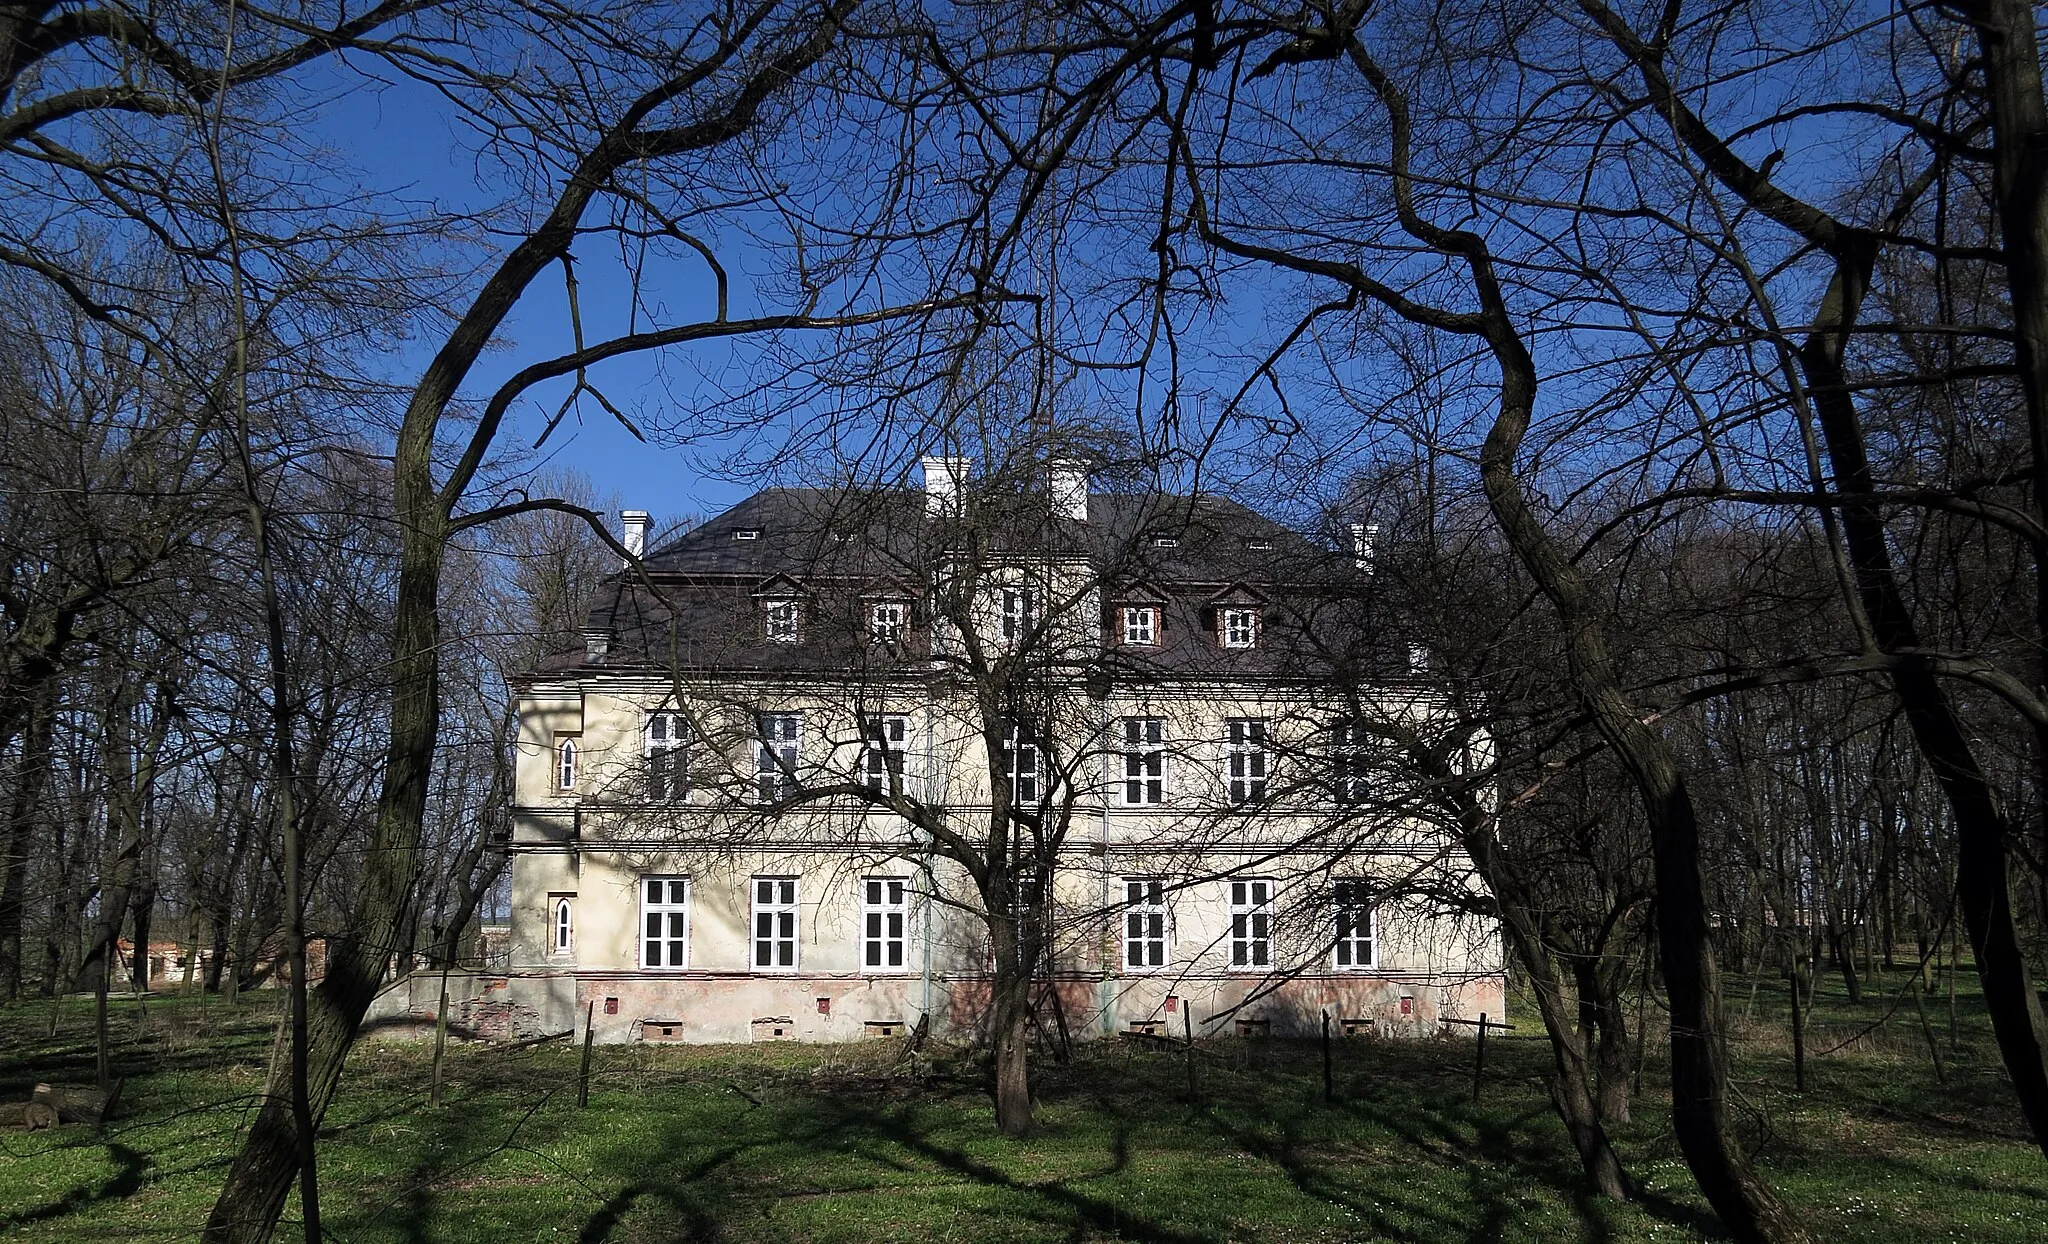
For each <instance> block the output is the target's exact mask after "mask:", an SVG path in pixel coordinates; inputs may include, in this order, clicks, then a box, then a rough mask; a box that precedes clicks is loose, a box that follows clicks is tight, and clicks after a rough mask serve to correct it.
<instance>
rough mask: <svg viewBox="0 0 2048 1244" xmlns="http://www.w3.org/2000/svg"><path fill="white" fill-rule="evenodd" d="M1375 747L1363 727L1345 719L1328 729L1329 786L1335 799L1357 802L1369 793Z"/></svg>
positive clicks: (1344, 801)
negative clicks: (1344, 721)
mask: <svg viewBox="0 0 2048 1244" xmlns="http://www.w3.org/2000/svg"><path fill="white" fill-rule="evenodd" d="M1374 760H1375V747H1374V740H1373V737H1372V736H1371V735H1370V734H1368V733H1367V732H1366V729H1365V727H1364V726H1361V725H1358V724H1357V723H1355V722H1347V723H1344V724H1340V725H1337V726H1335V727H1332V728H1331V730H1330V785H1331V789H1332V793H1333V794H1335V795H1336V797H1337V802H1338V803H1342V804H1360V803H1365V802H1367V801H1369V800H1370V799H1371V798H1372V796H1373V776H1374V773H1373V771H1374Z"/></svg>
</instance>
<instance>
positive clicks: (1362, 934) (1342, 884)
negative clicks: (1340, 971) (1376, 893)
mask: <svg viewBox="0 0 2048 1244" xmlns="http://www.w3.org/2000/svg"><path fill="white" fill-rule="evenodd" d="M1331 906H1332V907H1334V908H1335V909H1336V917H1337V943H1336V950H1335V952H1334V953H1335V957H1336V961H1337V966H1338V967H1340V968H1369V967H1371V966H1373V957H1372V949H1373V947H1372V941H1373V938H1372V933H1373V928H1372V924H1373V920H1372V917H1373V912H1372V891H1371V889H1370V888H1368V886H1367V883H1366V882H1365V880H1364V879H1363V878H1359V877H1346V878H1343V879H1342V880H1340V881H1338V882H1337V883H1336V885H1334V886H1332V887H1331Z"/></svg>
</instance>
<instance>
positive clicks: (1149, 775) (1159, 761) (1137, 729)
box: [1124, 717, 1166, 807]
mask: <svg viewBox="0 0 2048 1244" xmlns="http://www.w3.org/2000/svg"><path fill="white" fill-rule="evenodd" d="M1165 737H1166V723H1165V721H1163V720H1162V719H1160V718H1158V717H1126V718H1124V803H1125V805H1126V806H1129V807H1144V806H1147V805H1151V804H1157V803H1161V802H1163V801H1164V800H1165V798H1166V746H1165Z"/></svg>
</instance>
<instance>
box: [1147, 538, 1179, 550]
mask: <svg viewBox="0 0 2048 1244" xmlns="http://www.w3.org/2000/svg"><path fill="white" fill-rule="evenodd" d="M1152 547H1153V548H1155V549H1177V548H1179V547H1180V537H1179V536H1153V537H1152Z"/></svg>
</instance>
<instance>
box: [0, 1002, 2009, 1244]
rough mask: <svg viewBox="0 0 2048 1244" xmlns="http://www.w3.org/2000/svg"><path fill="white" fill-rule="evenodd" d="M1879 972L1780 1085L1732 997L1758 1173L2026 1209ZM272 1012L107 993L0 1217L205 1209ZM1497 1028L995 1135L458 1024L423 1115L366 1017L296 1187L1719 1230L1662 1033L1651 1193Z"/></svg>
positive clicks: (1168, 1091) (26, 1146)
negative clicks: (523, 1042)
mask: <svg viewBox="0 0 2048 1244" xmlns="http://www.w3.org/2000/svg"><path fill="white" fill-rule="evenodd" d="M1894 983H1896V982H1894ZM1877 992H1878V993H1879V994H1880V996H1878V997H1875V998H1873V999H1870V1000H1866V1002H1865V1003H1864V1004H1863V1005H1862V1006H1861V1007H1857V1008H1851V1007H1848V1006H1847V1005H1846V1004H1831V1003H1829V1002H1828V1000H1827V999H1826V998H1825V997H1823V998H1822V999H1821V1005H1820V1007H1819V1009H1818V1010H1817V1011H1816V1020H1815V1025H1814V1029H1813V1031H1812V1032H1811V1033H1809V1037H1810V1041H1809V1046H1810V1048H1811V1049H1812V1050H1814V1051H1816V1053H1815V1054H1814V1056H1813V1057H1811V1058H1810V1061H1809V1064H1808V1072H1809V1089H1808V1092H1806V1093H1805V1094H1803V1095H1802V1094H1797V1093H1795V1092H1793V1091H1792V1068H1791V1061H1790V1044H1789V1040H1788V1039H1787V1033H1786V1032H1785V1031H1784V1024H1783V1022H1782V1016H1783V1012H1784V1004H1785V999H1784V998H1782V997H1781V996H1779V995H1778V994H1775V993H1773V992H1772V991H1771V990H1770V988H1769V987H1768V986H1765V987H1763V988H1760V989H1759V990H1758V991H1757V995H1756V996H1755V997H1754V998H1753V999H1745V998H1743V997H1739V996H1731V999H1730V1010H1731V1013H1732V1015H1733V1017H1734V1022H1735V1024H1736V1034H1735V1035H1736V1040H1735V1043H1734V1044H1735V1058H1736V1065H1737V1074H1738V1089H1739V1094H1740V1100H1739V1102H1738V1103H1737V1106H1738V1109H1737V1113H1738V1115H1739V1116H1740V1119H1741V1126H1742V1129H1743V1135H1744V1138H1745V1140H1746V1141H1747V1142H1748V1143H1749V1144H1750V1145H1751V1146H1752V1147H1753V1148H1754V1150H1755V1152H1756V1154H1757V1160H1758V1162H1759V1164H1760V1165H1761V1166H1762V1168H1763V1169H1764V1171H1765V1173H1766V1174H1767V1176H1768V1177H1769V1178H1770V1179H1771V1180H1772V1181H1773V1182H1774V1184H1775V1185H1776V1186H1777V1187H1778V1188H1780V1189H1781V1191H1782V1192H1783V1193H1784V1195H1785V1196H1786V1197H1787V1198H1788V1200H1790V1201H1791V1202H1792V1203H1793V1205H1794V1206H1795V1208H1796V1210H1797V1212H1798V1213H1799V1214H1800V1216H1801V1218H1802V1219H1803V1220H1804V1221H1805V1222H1806V1223H1807V1225H1808V1226H1809V1228H1810V1229H1811V1230H1812V1231H1813V1233H1814V1235H1815V1237H1816V1238H1817V1239H1825V1240H1845V1239H1855V1240H1875V1241H1885V1240H1897V1241H1913V1242H1914V1244H1924V1242H1925V1241H1930V1240H1944V1239H1955V1240H1972V1241H2014V1242H2016V1244H2017V1242H2018V1241H2035V1240H2040V1239H2048V1162H2044V1161H2043V1160H2042V1159H2041V1157H2040V1156H2039V1154H2038V1152H2036V1151H2035V1150H2034V1149H2033V1147H2032V1145H2031V1143H2030V1142H2029V1140H2028V1138H2027V1136H2026V1133H2025V1129H2024V1127H2023V1125H2022V1124H2021V1122H2020V1119H2019V1117H2018V1114H2017V1111H2016V1110H2015V1109H2014V1108H2013V1106H2012V1104H2011V1100H2010V1095H2009V1093H2007V1091H2006V1089H2005V1086H2004V1083H2003V1075H2002V1073H2001V1072H1999V1071H1998V1069H1997V1066H1996V1063H1995V1060H1994V1059H1993V1056H1992V1051H1991V1048H1990V1044H1989V1038H1988V1035H1987V1034H1986V1033H1985V1032H1984V1031H1983V1028H1982V1021H1981V1018H1980V1017H1979V1016H1978V1014H1977V1010H1976V1007H1975V1005H1974V998H1973V997H1971V996H1968V995H1967V994H1966V995H1965V996H1964V997H1962V998H1961V999H1960V1002H1959V1019H1958V1026H1957V1037H1956V1042H1955V1045H1954V1047H1953V1049H1952V1050H1950V1049H1945V1055H1946V1057H1945V1064H1946V1065H1945V1070H1946V1072H1947V1074H1948V1080H1949V1082H1948V1083H1947V1084H1946V1085H1941V1084H1938V1083H1936V1081H1935V1078H1934V1072H1933V1068H1932V1065H1931V1063H1930V1061H1929V1059H1928V1057H1927V1050H1926V1045H1925V1039H1924V1037H1923V1033H1922V1029H1920V1028H1919V1027H1918V1024H1917V1020H1916V1019H1915V1018H1914V1015H1913V1012H1912V1011H1911V1009H1910V1007H1909V1008H1907V1009H1906V1011H1905V1013H1904V1017H1903V1018H1901V1016H1900V1015H1899V1014H1898V1013H1897V1009H1896V1008H1895V1007H1893V1008H1891V1010H1889V1011H1888V1010H1887V1008H1888V1007H1890V1006H1891V1003H1892V1001H1894V1000H1895V999H1893V998H1892V997H1890V996H1889V995H1884V994H1883V991H1882V989H1881V988H1880V990H1878V991H1877ZM1943 1005H1945V1001H1944V1004H1943ZM275 1006H276V999H274V998H270V997H260V998H254V999H250V998H246V997H245V999H244V1000H243V1001H242V1002H241V1003H240V1004H239V1005H238V1006H235V1007H229V1006H227V1005H225V1004H223V1003H220V1002H218V1001H212V1000H199V999H178V998H163V999H152V1000H150V1001H149V1002H148V1003H147V1005H146V1007H145V1008H138V1006H137V1004H136V1003H134V1002H128V1001H123V1002H117V1003H116V1004H115V1006H114V1008H113V1016H112V1021H111V1031H112V1033H113V1035H114V1043H113V1048H112V1055H113V1060H114V1065H115V1070H116V1072H117V1073H118V1074H121V1075H123V1076H125V1077H126V1078H127V1085H126V1091H125V1093H124V1100H123V1105H122V1110H121V1112H120V1115H119V1116H118V1117H117V1118H116V1119H115V1120H113V1121H112V1122H111V1123H110V1124H108V1125H107V1126H106V1127H105V1128H104V1129H102V1130H98V1131H95V1130H94V1129H91V1128H88V1127H83V1126H72V1127H64V1128H60V1129H58V1130H56V1131H54V1132H42V1133H34V1134H29V1133H21V1132H11V1133H0V1235H4V1236H6V1237H7V1238H9V1239H18V1240H24V1241H45V1240H48V1241H56V1240H67V1241H68V1240H80V1239H94V1240H105V1241H113V1240H140V1239H151V1240H158V1239H179V1238H190V1237H192V1236H193V1235H194V1234H196V1231H197V1228H198V1225H199V1224H200V1223H201V1222H202V1221H203V1220H204V1217H205V1214H206V1210H207V1207H208V1206H209V1204H210V1202H211V1198H212V1195H213V1193H214V1191H215V1190H216V1188H217V1187H218V1186H219V1183H220V1180H221V1178H222V1175H223V1174H224V1172H225V1170H226V1164H227V1162H228V1160H229V1158H230V1156H231V1154H232V1152H233V1147H234V1144H235V1141H236V1136H237V1129H238V1128H239V1127H240V1126H242V1125H243V1123H244V1122H245V1120H246V1118H247V1112H248V1111H249V1109H250V1108H251V1106H252V1104H253V1102H254V1101H255V1097H256V1094H257V1093H258V1092H259V1091H260V1089H261V1086H262V1068H263V1059H264V1058H265V1056H266V1054H267V1052H268V1049H269V1045H270V1040H271V1033H272V1031H273V1025H274V1022H275ZM1523 1013H1524V1014H1526V1013H1527V1012H1526V1010H1525V1011H1524V1012H1523ZM1888 1014H1889V1015H1890V1018H1889V1019H1888V1020H1887V1022H1886V1023H1885V1024H1884V1025H1883V1026H1881V1027H1877V1028H1869V1025H1870V1024H1871V1023H1872V1021H1875V1020H1878V1019H1880V1018H1883V1017H1885V1016H1887V1015H1888ZM1945 1014H1946V1013H1945V1011H1942V1012H1940V1016H1941V1033H1940V1034H1938V1035H1939V1036H1940V1038H1941V1039H1942V1042H1943V1044H1944V1046H1946V1028H1945V1023H1946V1021H1945ZM1652 1018H1654V1015H1653V1016H1652ZM1865 1028H1869V1031H1868V1032H1866V1033H1864V1035H1862V1036H1856V1034H1857V1032H1858V1031H1859V1030H1861V1029H1865ZM92 1031H93V1026H92V1010H91V1006H90V1004H89V1003H84V1002H78V1001H67V1002H65V1003H63V1004H62V1008H61V1010H60V1011H59V1012H58V1013H57V1014H56V1016H55V1023H54V1028H53V1024H52V1013H51V1004H50V1003H49V1002H38V1003H30V1004H23V1005H20V1006H16V1007H13V1008H8V1009H4V1010H0V1097H4V1098H7V1099H14V1098H20V1097H25V1096H26V1095H27V1092H28V1090H29V1089H30V1088H31V1087H32V1086H33V1084H34V1083H35V1082H36V1081H38V1080H52V1081H59V1082H69V1083H86V1082H90V1080H91V1079H92V1075H93V1065H94V1063H93V1056H94V1051H93V1045H92ZM1851 1037H1854V1038H1855V1039H1853V1040H1850V1041H1849V1043H1848V1044H1847V1045H1844V1046H1842V1047H1841V1048H1840V1049H1837V1050H1835V1051H1834V1052H1832V1053H1829V1054H1826V1055H1820V1054H1819V1053H1818V1052H1817V1051H1819V1050H1820V1049H1823V1048H1826V1047H1829V1046H1833V1045H1835V1044H1837V1043H1839V1042H1841V1041H1843V1040H1844V1039H1846V1038H1851ZM1489 1046H1490V1048H1489V1050H1488V1056H1487V1064H1488V1065H1487V1078H1486V1081H1485V1084H1484V1090H1483V1094H1482V1096H1481V1099H1480V1101H1479V1102H1478V1103H1476V1104H1475V1103H1474V1102H1473V1100H1472V1055H1473V1046H1472V1043H1471V1041H1470V1039H1469V1038H1461V1039H1458V1040H1455V1041H1444V1042H1436V1041H1431V1042H1395V1041H1373V1040H1365V1039H1359V1038H1354V1039H1350V1040H1344V1041H1339V1042H1338V1043H1337V1045H1336V1053H1337V1081H1338V1085H1339V1090H1340V1091H1339V1094H1338V1098H1339V1099H1338V1100H1337V1101H1336V1102H1335V1103H1326V1102H1325V1101H1324V1100H1323V1095H1322V1067H1321V1061H1320V1054H1319V1051H1318V1049H1317V1046H1316V1045H1315V1043H1313V1042H1308V1043H1295V1042H1287V1041H1277V1040H1262V1039H1247V1040H1228V1041H1218V1042H1215V1043H1212V1044H1210V1045H1208V1046H1205V1047H1202V1049H1201V1050H1200V1052H1199V1054H1198V1055H1197V1057H1196V1058H1195V1059H1194V1061H1195V1063H1196V1078H1197V1081H1198V1086H1197V1090H1196V1091H1195V1092H1193V1093H1190V1091H1189V1083H1188V1072H1187V1058H1186V1056H1185V1055H1184V1054H1183V1053H1181V1052H1179V1051H1177V1050H1174V1049H1172V1048H1168V1047H1164V1046H1159V1045H1150V1044H1148V1045H1134V1044H1130V1043H1128V1042H1125V1041H1122V1040H1116V1041H1104V1042H1098V1043H1095V1044H1094V1045H1092V1046H1087V1047H1083V1048H1082V1049H1080V1050H1079V1051H1077V1053H1076V1055H1075V1057H1074V1058H1073V1060H1072V1061H1070V1062H1067V1063H1056V1062H1054V1061H1052V1060H1050V1059H1046V1060H1044V1061H1043V1062H1042V1063H1041V1065H1040V1067H1039V1069H1038V1079H1037V1085H1038V1091H1039V1094H1040V1109H1039V1119H1040V1123H1041V1126H1040V1128H1039V1130H1038V1132H1037V1134H1036V1135H1034V1136H1033V1137H1032V1138H1030V1139H1029V1140H1026V1141H1023V1142H1015V1141H1008V1140H1003V1139H1001V1138H999V1137H997V1136H996V1135H995V1133H994V1118H993V1110H992V1107H991V1103H990V1101H989V1098H988V1093H987V1088H986V1078H985V1075H984V1072H983V1070H982V1068H981V1065H980V1064H979V1063H978V1062H977V1060H976V1059H975V1058H974V1056H973V1055H972V1053H971V1052H970V1051H966V1050H958V1051H952V1050H939V1051H937V1052H936V1053H935V1054H934V1055H933V1056H932V1057H930V1058H923V1057H920V1058H917V1059H909V1060H906V1059H905V1058H904V1057H903V1051H902V1047H901V1044H900V1043H898V1042H893V1041H877V1042H871V1043H867V1044H863V1045H858V1046H798V1045H787V1044H774V1045H763V1046H754V1047H723V1048H696V1049H691V1048H678V1047H648V1046H639V1047H613V1048H604V1047H600V1048H599V1049H598V1050H597V1052H596V1075H595V1078H594V1081H593V1084H592V1089H591V1098H590V1105H589V1107H588V1108H587V1109H578V1108H577V1106H576V1084H575V1081H576V1071H577V1057H578V1054H577V1051H576V1050H574V1049H571V1048H568V1047H567V1046H566V1044H564V1043H556V1044H552V1045H543V1046H537V1047H529V1048H524V1049H516V1050H505V1049H499V1048H493V1047H486V1046H468V1047H460V1048H455V1049H452V1050H451V1052H450V1054H449V1059H448V1069H447V1092H446V1100H445V1104H444V1105H443V1106H442V1107H441V1108H440V1109H438V1110H436V1109H433V1108H431V1107H429V1106H428V1104H427V1083H428V1079H429V1050H428V1049H427V1048H425V1047H423V1046H418V1045H410V1044H366V1045H364V1046H363V1047H361V1048H360V1049H359V1050H358V1051H357V1053H356V1054H355V1056H354V1058H353V1059H352V1061H351V1063H350V1066H349V1071H348V1075H347V1077H346V1079H345V1080H344V1088H343V1091H342V1094H341V1096H340V1098H339V1099H338V1100H337V1102H336V1104H335V1107H334V1109H333V1110H332V1111H330V1112H329V1115H328V1118H327V1120H326V1123H325V1126H324V1127H323V1128H322V1132H321V1144H320V1151H321V1169H322V1200H323V1203H324V1205H325V1207H326V1224H327V1227H328V1229H329V1233H330V1235H331V1237H332V1238H333V1239H335V1240H337V1241H341V1242H342V1244H373V1242H374V1244H384V1242H391V1244H398V1242H406V1241H422V1242H424V1241H447V1242H450V1244H456V1242H469V1241H475V1242H478V1244H482V1242H485V1241H489V1242H491V1244H501V1242H503V1241H525V1240H561V1241H580V1242H588V1244H595V1242H596V1241H611V1242H616V1244H624V1242H628V1241H635V1242H638V1241H669V1240H693V1239H704V1240H709V1239H721V1240H734V1241H754V1240H816V1241H828V1240H915V1241H918V1242H919V1244H937V1242H939V1241H954V1240H958V1241H970V1240H971V1241H982V1240H1016V1241H1027V1240H1031V1241H1035V1240H1111V1239H1117V1240H1140V1241H1159V1242H1162V1244H1179V1242H1182V1241H1188V1242H1192V1241H1211V1240H1274V1241H1289V1240H1298V1241H1338V1240H1371V1239H1390V1240H1411V1241H1418V1242H1421V1241H1428V1242H1430V1244H1438V1242H1442V1241H1458V1240H1473V1241H1479V1240H1485V1241H1493V1240H1502V1241H1553V1240H1586V1241H1610V1240H1611V1241H1638V1240H1644V1241H1647V1240H1691V1239H1714V1238H1718V1235H1717V1233H1716V1230H1715V1226H1714V1222H1713V1220H1712V1218H1711V1216H1710V1215H1709V1214H1707V1212H1706V1211H1705V1209H1704V1207H1703V1204H1702V1203H1701V1201H1700V1199H1699V1197H1698V1194H1697V1193H1696V1192H1695V1191H1694V1189H1693V1187H1692V1183H1691V1180H1690V1178H1689V1176H1688V1175H1687V1172H1686V1170H1685V1167H1684V1165H1683V1163H1682V1162H1681V1161H1680V1159H1679V1157H1678V1153H1677V1150H1676V1146H1675V1145H1674V1144H1673V1142H1672V1140H1671V1138H1670V1131H1669V1124H1668V1118H1667V1114H1666V1110H1665V1106H1664V1104H1663V1101H1662V1100H1661V1099H1662V1094H1663V1082H1662V1078H1661V1076H1660V1075H1659V1073H1658V1071H1659V1060H1660V1058H1661V1055H1662V1051H1661V1050H1653V1051H1652V1052H1651V1054H1650V1057H1649V1058H1648V1060H1647V1065H1646V1069H1645V1077H1644V1085H1643V1094H1642V1096H1641V1097H1640V1098H1639V1099H1638V1103H1637V1107H1638V1108H1637V1111H1636V1120H1635V1122H1633V1123H1631V1124H1629V1125H1626V1126H1624V1127H1622V1128H1621V1129H1619V1140H1620V1144H1621V1147H1622V1151H1623V1153H1624V1156H1625V1158H1626V1160H1627V1161H1628V1163H1629V1165H1630V1168H1631V1170H1632V1172H1633V1173H1635V1174H1636V1175H1637V1176H1638V1178H1639V1179H1640V1180H1641V1181H1642V1182H1643V1183H1644V1185H1645V1195H1644V1197H1643V1199H1642V1201H1641V1202H1640V1203H1638V1204H1632V1205H1616V1204H1611V1203H1604V1202H1599V1201H1595V1200H1592V1199H1590V1198H1587V1197H1585V1196H1583V1195H1582V1193H1581V1192H1580V1189H1579V1180H1578V1176H1577V1166H1576V1163H1575V1161H1574V1160H1573V1158H1572V1156H1571V1149H1570V1146H1569V1145H1568V1143H1567V1142H1566V1139H1565V1136H1564V1133H1563V1130H1562V1128H1561V1127H1560V1126H1559V1125H1558V1123H1557V1122H1556V1120H1555V1118H1554V1117H1553V1115H1552V1114H1551V1111H1550V1107H1549V1104H1548V1100H1547V1096H1546V1092H1545V1088H1544V1080H1543V1073H1544V1071H1545V1070H1546V1068H1547V1065H1548V1053H1547V1050H1546V1048H1545V1047H1544V1045H1543V1044H1542V1042H1541V1041H1539V1040H1533V1039H1530V1034H1528V1033H1527V1032H1521V1033H1517V1034H1516V1035H1515V1036H1512V1037H1507V1038H1495V1039H1493V1040H1492V1041H1490V1043H1489ZM288 1212H289V1213H290V1214H292V1215H296V1213H297V1209H296V1203H294V1205H293V1206H292V1207H291V1209H290V1210H289V1211H288ZM296 1235H297V1231H296V1228H295V1227H294V1228H288V1229H287V1230H286V1231H285V1232H283V1233H282V1238H287V1239H290V1238H295V1237H296Z"/></svg>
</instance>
